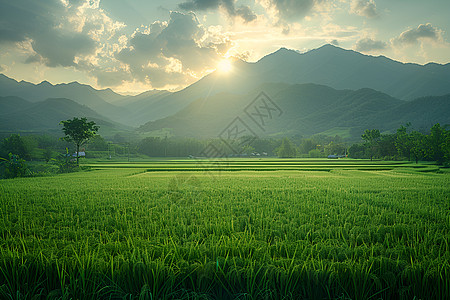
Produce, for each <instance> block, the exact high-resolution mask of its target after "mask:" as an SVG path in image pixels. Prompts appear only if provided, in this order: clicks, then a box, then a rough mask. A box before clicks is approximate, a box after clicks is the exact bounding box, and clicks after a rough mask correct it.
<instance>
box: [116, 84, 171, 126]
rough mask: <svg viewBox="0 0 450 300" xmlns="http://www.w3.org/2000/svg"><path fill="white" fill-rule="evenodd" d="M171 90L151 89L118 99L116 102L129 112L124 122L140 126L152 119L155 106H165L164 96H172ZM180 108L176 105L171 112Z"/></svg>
mask: <svg viewBox="0 0 450 300" xmlns="http://www.w3.org/2000/svg"><path fill="white" fill-rule="evenodd" d="M171 94H172V93H171V92H169V91H160V90H151V91H147V92H144V93H142V94H139V95H136V96H129V97H127V98H125V99H121V100H120V101H117V102H116V104H117V105H118V106H121V107H123V108H125V110H126V111H127V112H128V115H127V116H126V120H124V123H126V124H129V125H131V126H139V125H142V124H145V123H146V122H148V121H149V120H151V119H152V117H151V116H150V115H155V116H157V115H156V114H155V107H156V106H157V105H158V103H159V105H161V106H165V102H164V100H162V99H164V98H166V97H167V96H170V95H171ZM177 111H178V108H176V107H174V108H173V109H172V110H170V113H175V112H177Z"/></svg>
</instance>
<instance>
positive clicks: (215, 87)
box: [0, 45, 450, 131]
mask: <svg viewBox="0 0 450 300" xmlns="http://www.w3.org/2000/svg"><path fill="white" fill-rule="evenodd" d="M309 83H311V84H318V85H322V86H329V87H330V88H332V89H335V90H353V91H358V90H361V89H366V88H368V89H371V90H376V91H379V92H381V93H384V94H385V95H390V96H392V97H393V98H390V99H389V100H387V101H398V100H397V99H400V100H405V101H412V100H414V99H417V98H420V97H428V96H444V95H447V94H450V64H446V65H440V64H434V63H430V64H427V65H418V64H405V63H401V62H397V61H394V60H391V59H389V58H386V57H383V56H379V57H373V56H368V55H363V54H361V53H358V52H355V51H352V50H344V49H341V48H339V47H335V46H332V45H325V46H322V47H320V48H318V49H314V50H311V51H308V52H305V53H299V52H297V51H293V50H288V49H286V48H281V49H279V50H278V51H276V52H274V53H271V54H269V55H267V56H265V57H263V58H262V59H260V60H259V61H258V62H256V63H247V62H243V61H239V60H238V61H235V62H234V63H233V68H232V70H231V72H229V73H223V72H222V73H221V72H213V73H211V74H209V75H207V76H205V77H203V78H202V79H200V80H199V81H197V82H195V83H194V84H192V85H190V86H188V87H186V88H184V89H183V90H181V91H178V92H174V93H170V92H168V91H156V90H153V91H148V92H145V93H143V94H140V95H137V96H121V95H118V94H116V93H114V92H113V91H112V90H108V89H106V90H96V89H94V88H92V87H90V86H87V85H82V84H79V83H77V82H72V83H68V84H57V85H52V84H50V83H49V82H46V81H43V82H41V83H40V84H37V85H35V84H32V83H28V82H24V81H21V82H17V81H15V80H13V79H11V78H8V77H6V76H4V75H1V74H0V96H17V97H21V98H23V99H26V100H28V101H31V102H37V101H43V100H44V99H47V98H67V99H71V100H74V101H76V102H77V103H79V104H83V105H86V106H88V107H89V108H91V109H93V110H94V111H96V112H97V113H98V114H100V115H101V116H104V118H107V119H111V120H115V121H116V122H120V123H122V124H126V125H128V126H136V127H137V126H139V125H143V124H146V123H147V122H148V121H151V122H156V121H157V120H159V119H162V121H161V122H159V123H158V124H162V123H164V122H167V119H165V118H166V117H170V116H173V117H176V116H178V113H180V112H181V111H182V110H184V109H192V107H191V108H188V107H189V106H190V105H191V104H192V103H194V102H196V101H197V102H198V101H203V102H209V101H210V100H211V99H221V98H222V97H228V98H229V99H230V101H237V102H236V105H237V106H238V107H240V106H241V104H240V103H241V102H239V101H238V100H237V99H241V100H240V101H247V100H248V97H250V98H251V96H249V95H253V96H254V95H255V94H258V93H259V92H261V91H263V90H266V88H265V87H266V86H269V85H271V86H272V88H274V89H275V90H277V88H275V87H274V86H276V85H279V84H281V85H282V84H286V85H296V84H309ZM281 85H279V87H281ZM275 90H274V91H275ZM268 92H272V91H268ZM275 92H276V91H275ZM288 92H289V89H288V90H286V91H284V92H283V93H288ZM322 92H324V91H322ZM366 92H367V91H366ZM224 93H225V94H226V95H227V96H225V94H224ZM280 93H281V92H280ZM361 93H362V94H363V95H364V93H363V92H361ZM369 94H371V92H370V93H369ZM272 95H274V96H275V94H272ZM364 97H368V95H364ZM232 99H234V100H232ZM325 99H329V98H326V97H325ZM325 99H319V100H321V101H325ZM362 100H364V99H361V101H362ZM305 101H306V100H305ZM349 101H350V100H349ZM365 101H367V102H370V101H373V100H372V99H371V98H367V99H365ZM301 103H302V102H299V103H297V105H302V111H308V109H309V108H308V107H306V106H307V105H306V104H301ZM317 103H319V102H317V101H310V102H309V104H308V105H310V106H311V107H315V105H316V104H317ZM383 103H384V102H383ZM357 104H358V105H360V106H361V107H362V106H363V105H364V104H363V103H359V102H358V103H357ZM329 105H333V104H329ZM339 105H340V107H343V106H344V104H342V103H341V104H339ZM405 105H406V104H405ZM195 106H196V105H194V107H195ZM345 107H347V111H343V112H342V113H344V114H347V112H348V111H353V108H352V107H351V106H345ZM200 108H201V107H197V108H196V109H200ZM322 111H323V110H322ZM193 114H195V113H194V112H193ZM319 117H320V115H319ZM348 117H351V116H350V115H348ZM355 117H356V118H357V119H358V120H360V121H361V122H364V124H366V123H367V122H366V120H365V119H360V118H359V117H358V115H355ZM213 119H214V118H213ZM219 119H220V117H219ZM409 121H413V120H409ZM305 122H306V121H305ZM194 123H195V122H194ZM155 124H156V123H155ZM149 126H150V125H148V124H146V125H144V126H143V128H148V127H149ZM152 126H153V125H152ZM159 127H161V126H159ZM167 127H170V126H169V124H167ZM170 128H172V127H170ZM200 131H202V129H200ZM306 131H310V130H306Z"/></svg>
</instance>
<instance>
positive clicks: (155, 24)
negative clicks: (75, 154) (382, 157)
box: [0, 0, 450, 94]
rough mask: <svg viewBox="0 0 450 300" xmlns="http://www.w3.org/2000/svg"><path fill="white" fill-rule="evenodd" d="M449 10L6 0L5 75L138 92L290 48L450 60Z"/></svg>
mask: <svg viewBox="0 0 450 300" xmlns="http://www.w3.org/2000/svg"><path fill="white" fill-rule="evenodd" d="M449 12H450V1H448V0H427V1H419V0H165V1H162V0H152V1H150V0H39V1H37V0H14V1H11V0H0V73H3V74H5V75H7V76H9V77H11V78H14V79H16V80H18V81H20V80H25V81H29V82H33V83H39V82H41V81H44V80H46V81H49V82H51V83H53V84H57V83H67V82H73V81H78V82H80V83H84V84H89V85H91V86H93V87H94V88H97V89H103V88H111V89H113V90H114V91H116V92H118V93H122V94H137V93H140V92H144V91H147V90H151V89H168V90H179V89H181V88H184V87H186V86H188V85H189V84H192V83H194V82H196V81H198V80H199V79H201V78H202V77H203V76H205V75H207V74H209V73H211V72H213V71H214V70H216V69H217V68H218V66H223V65H224V61H232V60H235V59H241V60H245V61H248V62H255V61H258V60H259V59H260V58H262V57H264V56H265V55H267V54H269V53H272V52H274V51H276V50H278V49H279V48H281V47H285V48H289V49H294V50H297V51H299V52H305V51H309V50H311V49H315V48H318V47H320V46H322V45H324V44H333V45H336V46H339V47H341V48H344V49H351V50H355V51H358V52H361V53H364V54H368V55H374V56H378V55H383V56H386V57H389V58H391V59H394V60H398V61H401V62H410V63H418V64H426V63H429V62H435V63H441V64H446V63H449V62H450V35H449V34H450V33H449V31H450V18H449V17H448V13H449ZM225 65H226V64H225Z"/></svg>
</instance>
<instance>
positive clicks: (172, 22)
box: [115, 12, 231, 88]
mask: <svg viewBox="0 0 450 300" xmlns="http://www.w3.org/2000/svg"><path fill="white" fill-rule="evenodd" d="M230 47H231V42H230V41H229V40H228V38H227V37H226V36H223V35H221V34H220V32H219V31H218V30H207V29H206V28H205V27H204V26H203V25H201V24H200V23H199V21H198V19H197V17H196V16H195V14H194V13H186V14H184V13H180V12H171V14H170V18H169V21H168V22H159V21H158V22H155V23H153V24H152V25H150V26H149V27H143V28H141V29H138V30H136V31H135V32H134V33H133V35H132V37H131V38H130V39H129V41H128V44H127V46H126V47H125V48H123V49H121V50H120V51H119V52H118V53H117V54H116V55H115V58H116V59H117V60H118V61H120V62H121V63H123V64H124V65H125V66H126V68H125V69H126V70H127V71H128V72H129V73H130V74H131V76H132V78H133V79H135V80H138V81H139V82H143V83H147V84H151V85H152V87H153V88H163V87H165V86H166V85H172V86H183V85H186V84H188V83H191V82H193V81H194V80H195V79H198V78H200V77H201V76H203V75H205V74H206V73H207V72H208V71H211V66H215V65H216V64H217V62H218V61H219V60H220V59H221V57H222V55H223V54H224V53H225V52H227V51H228V49H229V48H230Z"/></svg>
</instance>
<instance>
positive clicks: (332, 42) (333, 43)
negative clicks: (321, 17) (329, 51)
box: [329, 39, 339, 46]
mask: <svg viewBox="0 0 450 300" xmlns="http://www.w3.org/2000/svg"><path fill="white" fill-rule="evenodd" d="M329 43H330V44H331V45H334V46H339V41H338V40H336V39H334V40H331V41H329Z"/></svg>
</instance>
